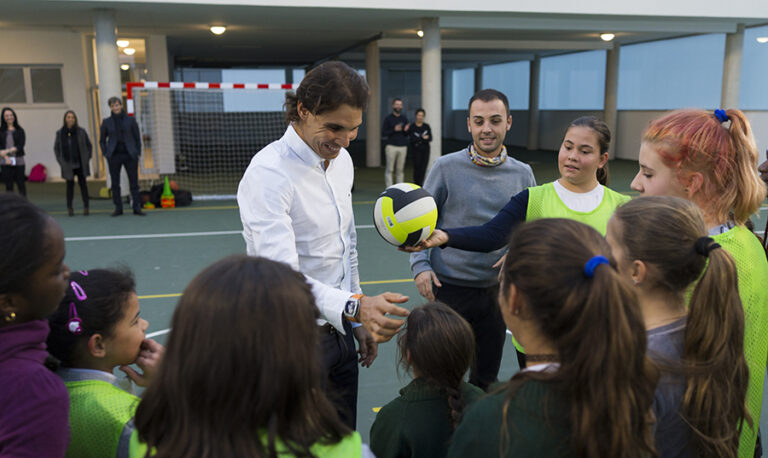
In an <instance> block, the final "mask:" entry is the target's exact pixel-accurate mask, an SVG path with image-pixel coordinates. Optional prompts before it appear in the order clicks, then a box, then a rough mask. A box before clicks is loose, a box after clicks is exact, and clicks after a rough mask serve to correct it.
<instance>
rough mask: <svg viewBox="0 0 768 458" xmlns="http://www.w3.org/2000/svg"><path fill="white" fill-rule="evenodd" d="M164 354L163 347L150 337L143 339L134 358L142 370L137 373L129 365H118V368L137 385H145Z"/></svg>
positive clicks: (152, 375)
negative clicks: (136, 356) (137, 354)
mask: <svg viewBox="0 0 768 458" xmlns="http://www.w3.org/2000/svg"><path fill="white" fill-rule="evenodd" d="M164 354H165V347H163V346H162V345H160V344H159V343H157V342H155V341H154V340H152V339H144V342H142V343H141V351H140V352H139V357H138V358H136V365H137V366H139V368H140V369H141V370H142V371H143V373H141V374H140V373H138V372H136V370H134V369H133V368H132V367H130V366H120V370H121V371H123V372H125V375H127V376H128V378H129V379H131V380H133V382H134V383H135V384H137V385H139V386H142V387H145V386H147V385H148V384H149V382H150V381H151V380H152V377H154V375H155V372H156V371H157V368H158V366H159V365H160V361H162V359H163V355H164Z"/></svg>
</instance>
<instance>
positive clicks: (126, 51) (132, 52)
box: [123, 48, 136, 56]
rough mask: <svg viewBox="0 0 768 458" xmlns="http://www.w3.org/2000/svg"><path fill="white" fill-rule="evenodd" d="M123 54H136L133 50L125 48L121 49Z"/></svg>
mask: <svg viewBox="0 0 768 458" xmlns="http://www.w3.org/2000/svg"><path fill="white" fill-rule="evenodd" d="M123 52H124V53H125V54H127V55H129V56H132V55H134V54H136V50H135V49H133V48H125V49H123Z"/></svg>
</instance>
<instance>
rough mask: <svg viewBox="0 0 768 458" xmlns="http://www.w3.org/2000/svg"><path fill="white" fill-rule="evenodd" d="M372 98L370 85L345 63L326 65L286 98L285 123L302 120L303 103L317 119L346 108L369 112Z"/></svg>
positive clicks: (311, 71) (302, 82) (307, 75)
mask: <svg viewBox="0 0 768 458" xmlns="http://www.w3.org/2000/svg"><path fill="white" fill-rule="evenodd" d="M368 94H369V90H368V83H366V82H365V78H363V77H362V76H360V74H359V73H357V71H356V70H355V69H353V68H352V67H350V66H349V65H347V64H345V63H344V62H338V61H333V62H325V63H322V64H320V65H318V66H317V67H315V68H313V69H312V70H310V71H309V73H307V74H306V75H305V76H304V79H303V80H302V81H301V84H300V85H299V88H298V89H297V90H296V92H295V93H293V92H288V93H287V94H285V120H286V122H289V123H290V122H295V121H300V120H301V117H300V116H299V110H298V104H299V102H301V104H302V105H303V106H304V107H305V108H306V109H307V110H309V112H310V113H312V114H313V115H319V114H322V113H324V112H326V111H334V110H336V109H338V108H339V107H340V106H342V105H349V106H351V107H353V108H360V109H361V110H365V109H366V107H367V106H368Z"/></svg>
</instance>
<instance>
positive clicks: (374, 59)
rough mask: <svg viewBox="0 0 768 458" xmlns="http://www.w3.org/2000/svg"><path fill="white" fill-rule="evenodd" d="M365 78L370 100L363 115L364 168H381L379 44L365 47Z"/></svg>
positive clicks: (371, 43)
mask: <svg viewBox="0 0 768 458" xmlns="http://www.w3.org/2000/svg"><path fill="white" fill-rule="evenodd" d="M365 77H366V79H367V80H368V88H369V89H370V90H371V98H370V100H369V101H368V110H366V114H365V166H366V167H379V166H381V61H380V58H379V42H378V41H372V42H370V43H368V44H367V45H365Z"/></svg>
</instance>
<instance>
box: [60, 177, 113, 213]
mask: <svg viewBox="0 0 768 458" xmlns="http://www.w3.org/2000/svg"><path fill="white" fill-rule="evenodd" d="M72 172H73V173H74V174H75V176H74V177H72V179H71V180H67V208H72V199H73V198H74V197H75V177H77V184H78V186H80V196H81V197H82V198H83V207H85V208H88V186H87V185H86V183H85V174H84V173H83V168H82V167H78V168H76V169H73V170H72ZM118 179H119V177H118Z"/></svg>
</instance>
